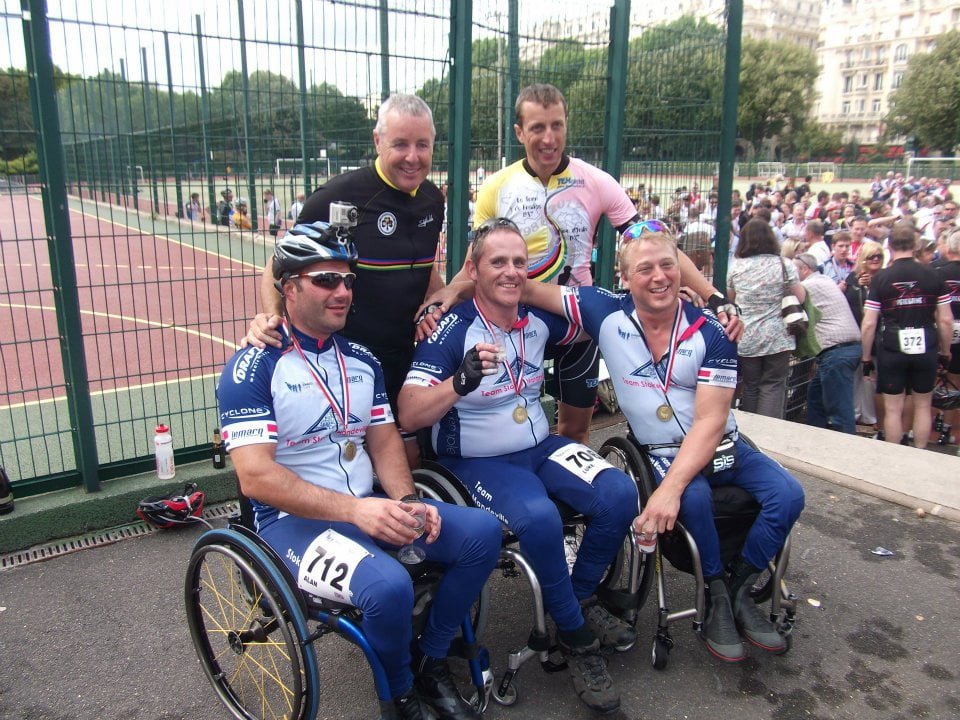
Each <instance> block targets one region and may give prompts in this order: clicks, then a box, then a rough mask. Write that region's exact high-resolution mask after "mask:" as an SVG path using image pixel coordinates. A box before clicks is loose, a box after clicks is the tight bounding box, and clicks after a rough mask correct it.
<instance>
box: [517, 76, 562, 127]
mask: <svg viewBox="0 0 960 720" xmlns="http://www.w3.org/2000/svg"><path fill="white" fill-rule="evenodd" d="M525 102H532V103H537V104H538V105H542V106H543V107H550V106H551V105H557V104H559V105H563V115H564V117H566V116H567V113H568V110H567V99H566V98H565V97H564V96H563V93H562V92H560V88H558V87H556V86H555V85H549V84H547V83H534V84H533V85H527V86H526V87H525V88H524V89H523V90H521V91H520V94H519V95H517V102H516V104H515V105H514V107H513V111H514V114H515V115H516V118H517V125H521V126H522V125H523V115H522V114H521V112H520V109H521V106H522V105H523V104H524V103H525Z"/></svg>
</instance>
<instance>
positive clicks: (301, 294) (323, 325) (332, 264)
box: [283, 260, 353, 341]
mask: <svg viewBox="0 0 960 720" xmlns="http://www.w3.org/2000/svg"><path fill="white" fill-rule="evenodd" d="M317 270H320V271H324V272H327V271H333V272H339V273H346V272H350V265H349V264H348V263H346V262H343V261H341V260H329V261H325V262H318V263H313V264H312V265H308V266H307V267H305V268H303V269H302V270H300V271H299V273H309V272H314V271H317ZM283 297H284V301H285V302H286V307H287V312H289V313H290V320H291V321H292V322H293V324H294V325H295V326H296V327H298V328H299V329H300V330H302V331H303V332H305V333H307V334H308V335H311V336H312V337H315V338H317V339H319V340H321V341H322V340H324V339H326V338H327V336H329V335H330V334H331V333H335V332H338V331H339V330H342V329H343V326H344V325H345V324H346V322H347V313H349V312H350V303H351V302H352V301H353V290H348V289H347V287H346V285H344V284H343V283H342V282H341V283H339V284H338V285H337V286H336V287H335V288H333V289H332V290H328V289H327V288H322V287H318V286H317V285H314V284H313V282H312V281H311V280H310V278H308V277H299V278H292V279H290V280H287V281H286V282H285V283H284V284H283Z"/></svg>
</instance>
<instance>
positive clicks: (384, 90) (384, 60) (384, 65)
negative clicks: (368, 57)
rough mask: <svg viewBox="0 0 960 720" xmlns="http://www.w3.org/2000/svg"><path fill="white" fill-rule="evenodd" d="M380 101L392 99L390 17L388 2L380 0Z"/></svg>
mask: <svg viewBox="0 0 960 720" xmlns="http://www.w3.org/2000/svg"><path fill="white" fill-rule="evenodd" d="M379 15H380V100H381V101H382V100H386V99H387V98H388V97H390V15H389V2H388V0H380V13H379ZM368 92H369V88H368Z"/></svg>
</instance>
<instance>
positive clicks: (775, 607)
mask: <svg viewBox="0 0 960 720" xmlns="http://www.w3.org/2000/svg"><path fill="white" fill-rule="evenodd" d="M740 438H741V439H742V440H744V441H745V442H746V443H747V444H748V445H750V447H752V448H754V449H757V448H756V445H755V444H754V443H753V442H752V441H751V440H750V439H749V438H747V437H746V436H744V435H742V434H741V435H740ZM599 452H600V455H601V456H603V458H604V459H605V460H606V461H607V462H609V463H610V464H611V465H613V466H614V467H618V468H620V469H621V470H623V471H624V472H625V473H627V475H629V476H630V477H632V478H633V479H634V480H635V481H636V483H637V487H638V489H639V492H640V501H641V503H642V504H645V503H646V501H647V499H648V498H649V497H650V496H651V495H652V494H653V491H654V490H656V488H657V484H656V482H655V480H654V474H653V470H652V469H651V467H650V461H649V458H648V456H647V454H646V453H645V452H644V451H643V450H642V449H641V446H640V443H639V442H638V441H637V439H636V438H635V437H634V435H633V433H632V432H628V433H627V436H626V437H614V438H610V439H609V440H607V441H606V442H604V444H603V445H602V446H601V448H600V451H599ZM713 504H714V521H715V523H716V526H717V532H718V534H719V536H720V550H721V556H722V559H723V563H724V565H728V564H729V563H730V562H732V561H733V560H734V559H736V557H737V556H738V555H739V553H740V549H741V548H742V547H743V543H744V541H745V540H746V536H747V533H748V532H749V530H750V526H751V525H752V524H753V521H754V520H755V519H756V517H757V515H758V514H759V512H760V505H759V503H757V501H756V500H754V499H753V497H752V496H751V495H750V494H749V493H747V492H746V491H745V490H743V489H742V488H740V487H735V486H732V485H721V486H717V487H715V488H713ZM650 556H652V558H653V567H654V574H655V576H656V586H657V632H656V635H655V637H654V640H653V647H652V649H651V655H650V661H651V663H652V665H653V667H654V668H656V669H657V670H663V669H665V668H666V667H667V663H668V662H669V658H670V650H671V649H672V648H673V645H674V641H673V637H672V635H671V634H670V623H673V622H676V621H677V620H683V619H686V618H693V629H694V631H695V632H696V633H697V634H698V636H699V635H701V634H702V633H703V624H704V620H705V616H706V610H705V602H706V600H705V592H704V591H705V583H704V579H703V570H702V568H701V566H700V553H699V551H698V550H697V544H696V542H695V541H694V539H693V536H691V535H690V533H689V532H688V531H687V530H686V528H684V527H683V524H682V523H681V522H680V521H679V520H678V521H677V522H676V524H675V526H674V529H673V530H672V531H670V532H667V533H664V534H662V535H659V536H658V537H657V545H656V547H655V549H654V552H653V553H651V554H650ZM663 558H666V559H667V560H668V561H669V563H670V564H671V565H673V566H674V567H675V568H676V569H677V570H680V571H681V572H684V573H687V574H690V575H693V577H694V581H695V588H694V604H693V607H691V608H686V609H682V610H675V611H671V610H670V609H669V605H668V604H667V597H666V590H665V587H664V573H663ZM789 562H790V536H788V537H787V540H786V542H785V543H784V545H783V547H782V548H781V549H780V552H779V553H777V556H776V557H775V558H774V559H773V560H772V561H771V562H770V563H769V565H768V567H767V568H766V569H765V571H764V572H763V573H762V574H761V575H760V577H759V578H758V579H757V582H756V583H755V584H754V586H753V587H752V588H751V590H750V595H751V597H752V598H753V599H754V601H755V602H757V603H758V604H759V603H766V602H768V601H769V602H770V620H771V622H773V623H774V624H775V625H776V626H777V628H778V630H779V631H780V633H781V634H782V635H784V637H785V640H786V642H787V648H788V649H789V647H790V640H791V632H792V630H793V626H794V623H795V622H796V611H797V596H796V595H794V594H793V593H791V592H790V590H789V589H788V587H787V584H786V582H785V581H784V575H785V574H786V572H787V567H788V565H789Z"/></svg>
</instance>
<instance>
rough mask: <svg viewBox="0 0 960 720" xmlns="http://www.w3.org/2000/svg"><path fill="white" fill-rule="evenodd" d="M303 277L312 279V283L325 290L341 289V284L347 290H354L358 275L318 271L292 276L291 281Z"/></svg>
mask: <svg viewBox="0 0 960 720" xmlns="http://www.w3.org/2000/svg"><path fill="white" fill-rule="evenodd" d="M301 277H305V278H310V282H312V283H313V284H314V285H315V286H316V287H318V288H323V289H324V290H336V289H337V288H338V287H340V283H343V286H344V287H345V288H346V289H347V290H350V289H351V288H353V283H354V281H355V280H356V279H357V274H356V273H352V272H345V273H342V272H334V271H333V270H316V271H314V272H308V273H300V274H299V275H291V276H290V278H291V279H293V278H301Z"/></svg>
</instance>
